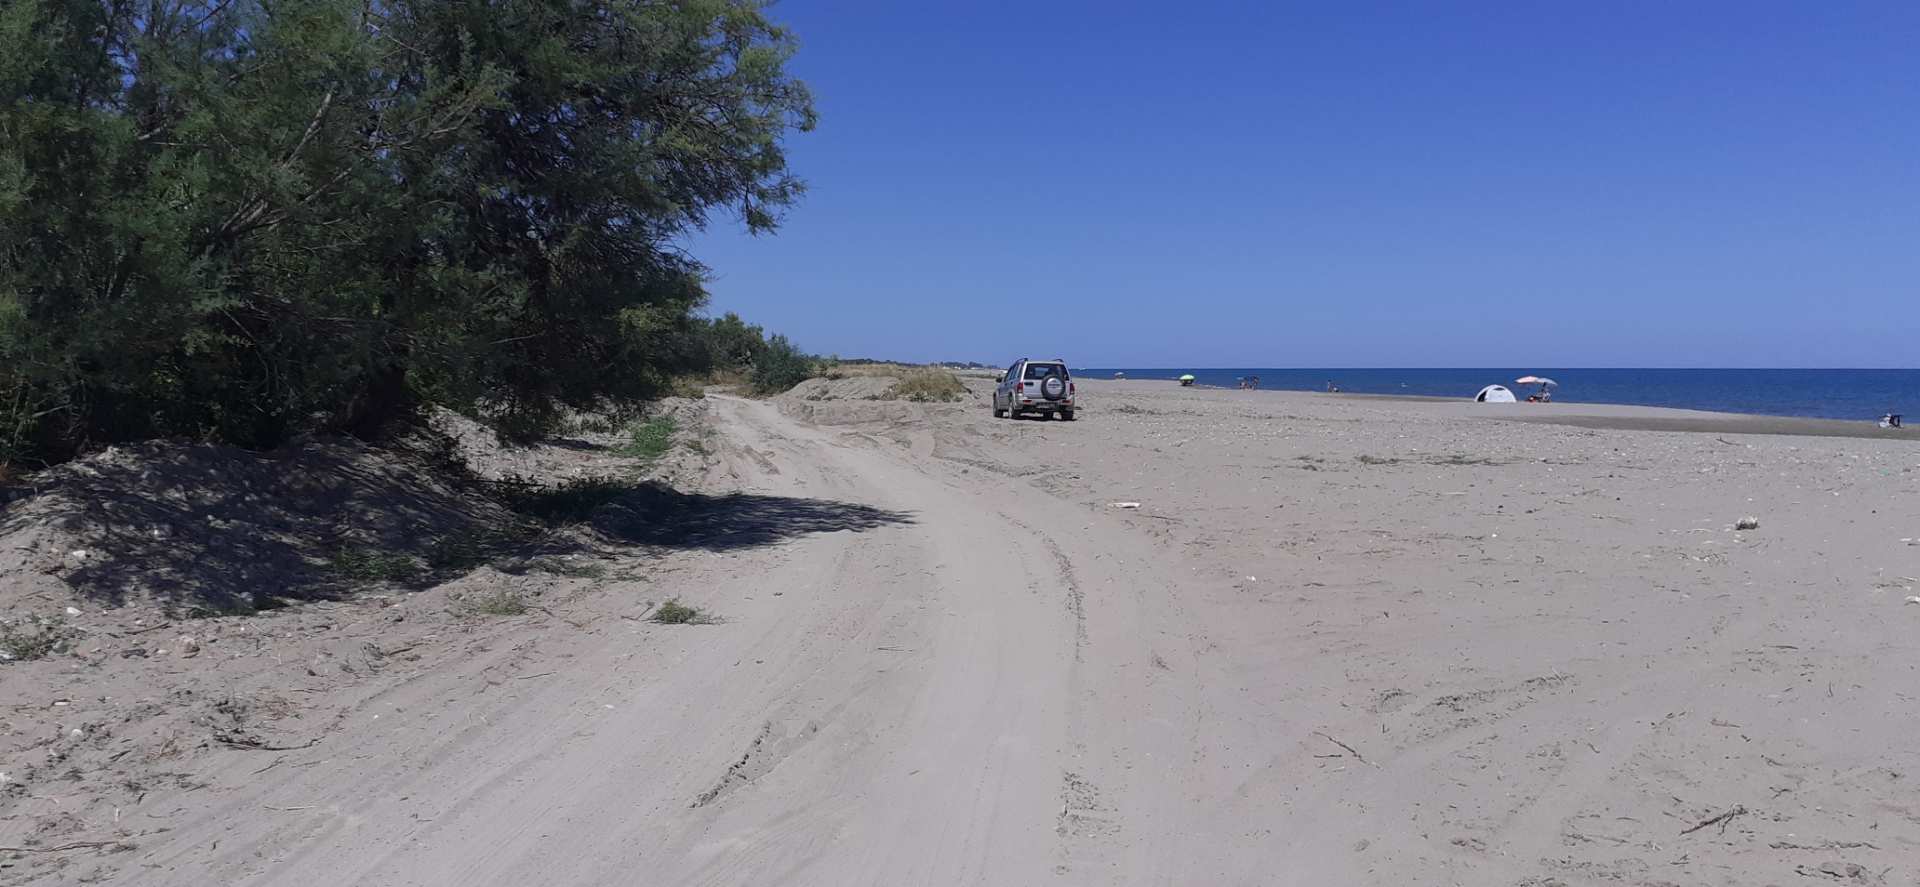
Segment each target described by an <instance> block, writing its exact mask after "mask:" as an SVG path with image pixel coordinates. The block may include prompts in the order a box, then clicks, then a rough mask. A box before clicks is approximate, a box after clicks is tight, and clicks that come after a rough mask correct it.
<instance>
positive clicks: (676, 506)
mask: <svg viewBox="0 0 1920 887" xmlns="http://www.w3.org/2000/svg"><path fill="white" fill-rule="evenodd" d="M911 523H913V517H912V516H911V515H909V514H907V513H905V512H899V511H890V510H888V509H884V508H875V507H873V506H871V505H861V504H858V503H854V502H838V501H834V500H831V499H803V498H797V497H793V496H765V495H758V494H753V493H731V494H727V495H720V496H710V495H707V494H704V493H683V492H679V491H677V490H674V489H672V488H669V487H664V486H657V485H647V486H643V487H639V488H636V489H634V490H633V491H631V492H630V493H629V494H627V495H625V496H622V497H620V498H618V499H616V500H614V501H612V502H609V503H608V504H607V505H606V506H605V507H603V508H601V509H600V510H599V511H598V512H597V513H596V514H595V515H594V517H593V520H592V525H593V528H594V529H595V530H597V531H598V532H599V533H600V534H601V535H603V536H605V537H606V538H607V539H609V540H611V541H616V542H623V543H627V544H631V545H645V546H650V547H655V548H666V549H672V548H694V549H700V550H703V551H735V550H739V549H743V548H759V547H761V546H766V545H773V544H776V543H780V542H784V541H786V540H789V539H795V538H798V537H801V536H811V535H815V534H819V533H839V532H853V533H859V532H865V531H868V530H874V529H879V528H881V527H887V526H898V525H904V524H911Z"/></svg>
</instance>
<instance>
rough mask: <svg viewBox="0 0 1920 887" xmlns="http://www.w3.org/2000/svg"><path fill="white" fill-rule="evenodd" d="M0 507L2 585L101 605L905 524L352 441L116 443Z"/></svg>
mask: <svg viewBox="0 0 1920 887" xmlns="http://www.w3.org/2000/svg"><path fill="white" fill-rule="evenodd" d="M3 506H4V507H3V508H0V583H7V582H15V581H19V580H31V581H35V582H38V581H57V582H63V583H64V584H65V585H67V586H68V587H70V588H72V589H73V590H75V591H77V592H79V593H80V594H81V595H82V596H83V597H84V598H86V599H88V600H90V601H93V602H96V603H98V604H102V605H106V606H119V605H123V604H129V603H135V602H138V601H140V600H151V601H154V602H157V603H159V604H161V605H162V606H163V607H165V608H166V609H167V610H169V611H171V612H175V613H180V614H182V615H196V614H203V615H211V614H220V613H238V612H250V611H253V610H257V609H263V608H270V607H276V606H283V605H285V604H287V603H293V602H297V601H312V600H327V599H342V598H348V597H352V596H354V595H356V594H359V593H360V592H362V591H363V590H365V589H369V588H375V587H386V588H394V589H406V590H418V589H423V588H427V587H431V586H433V585H435V584H438V583H440V582H445V581H448V580H450V579H453V578H457V577H458V576H460V575H463V574H464V573H465V572H466V571H468V570H471V569H474V568H476V567H479V566H483V565H497V566H503V567H506V568H508V569H511V564H512V563H514V562H524V561H527V560H528V559H530V558H536V557H546V556H553V555H586V556H589V557H594V556H605V555H609V554H613V553H614V552H613V551H612V549H616V548H618V547H622V546H640V547H644V548H647V549H652V550H656V551H661V552H664V551H668V550H673V549H681V548H687V549H699V550H705V551H732V550H739V549H745V548H753V547H758V546H765V545H773V544H776V543H779V542H782V541H785V540H789V539H794V538H798V537H802V536H807V535H812V534H817V533H833V532H843V531H846V532H864V531H868V530H873V529H878V528H881V527H885V526H890V525H899V524H907V523H911V518H910V517H909V516H908V515H906V514H904V513H901V512H895V511H888V510H885V509H880V508H874V507H871V506H867V505H859V504H855V503H849V502H835V501H829V500H821V499H805V498H796V497H788V496H763V495H751V494H736V495H721V496H711V495H705V494H699V493H682V492H678V491H675V490H673V489H672V488H670V487H666V486H664V485H660V484H654V483H637V482H631V481H624V480H613V479H598V480H591V481H584V482H578V483H575V484H571V485H567V486H563V487H559V488H551V487H543V488H529V489H525V490H521V491H519V492H518V493H506V492H503V490H502V489H501V488H498V487H488V486H487V485H484V484H479V483H476V482H474V481H472V480H471V479H469V478H465V477H462V476H460V475H459V474H458V473H456V472H447V471H444V470H438V469H435V468H434V467H432V466H429V465H423V464H419V463H412V462H408V461H407V460H404V459H396V458H393V457H392V456H391V455H390V454H382V453H379V452H377V451H373V450H371V449H370V448H368V447H365V446H362V445H359V444H356V443H353V442H316V443H312V444H308V445H306V446H303V447H300V448H298V449H296V450H293V451H289V452H284V453H276V454H257V453H247V452H242V451H238V450H233V449H231V448H225V447H212V446H204V445H195V446H176V445H166V444H153V445H141V446H136V447H128V448H124V449H123V450H121V451H119V452H118V453H117V454H115V455H113V456H112V457H110V458H93V459H89V460H85V461H84V462H83V463H74V464H72V465H70V466H63V467H62V468H61V469H56V470H55V471H53V472H49V474H48V475H47V476H46V477H45V479H44V482H43V483H41V484H40V485H38V486H37V488H36V489H34V490H33V491H32V493H31V494H28V495H19V496H14V497H12V501H10V502H5V503H3ZM578 529H591V530H592V532H577V531H575V530H578ZM24 588H25V586H24V585H22V586H21V589H22V590H24Z"/></svg>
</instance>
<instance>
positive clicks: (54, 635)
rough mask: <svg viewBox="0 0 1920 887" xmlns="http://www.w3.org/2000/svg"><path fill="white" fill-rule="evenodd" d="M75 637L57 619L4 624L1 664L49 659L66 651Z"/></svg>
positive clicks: (0, 639) (0, 635) (0, 630)
mask: <svg viewBox="0 0 1920 887" xmlns="http://www.w3.org/2000/svg"><path fill="white" fill-rule="evenodd" d="M73 634H74V632H73V629H70V628H68V627H67V623H66V621H65V620H63V619H59V618H57V617H56V618H53V619H22V620H19V621H18V622H14V623H0V654H4V655H0V660H28V659H45V658H46V657H48V656H51V655H53V654H55V653H59V652H61V651H63V650H65V649H66V645H67V641H68V640H69V639H71V638H72V637H73Z"/></svg>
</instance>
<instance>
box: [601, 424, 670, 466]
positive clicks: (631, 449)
mask: <svg viewBox="0 0 1920 887" xmlns="http://www.w3.org/2000/svg"><path fill="white" fill-rule="evenodd" d="M675 427H676V426H675V424H674V421H673V418H672V417H670V416H656V417H654V418H652V419H648V420H647V421H645V422H641V423H639V424H637V425H635V426H633V428H631V429H630V430H629V431H628V432H627V441H626V443H623V444H621V445H620V447H619V448H618V449H616V450H615V452H617V453H619V454H620V455H622V456H628V457H631V458H634V459H640V460H642V461H645V462H652V461H653V460H655V459H658V458H660V457H661V456H664V455H666V453H667V451H668V450H670V449H673V431H674V428H675Z"/></svg>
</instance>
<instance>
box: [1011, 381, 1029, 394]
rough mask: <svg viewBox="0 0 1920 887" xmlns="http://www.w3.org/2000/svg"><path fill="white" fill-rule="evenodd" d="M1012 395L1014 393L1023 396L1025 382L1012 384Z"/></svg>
mask: <svg viewBox="0 0 1920 887" xmlns="http://www.w3.org/2000/svg"><path fill="white" fill-rule="evenodd" d="M1013 393H1015V394H1025V393H1027V383H1025V382H1015V383H1013Z"/></svg>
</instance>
